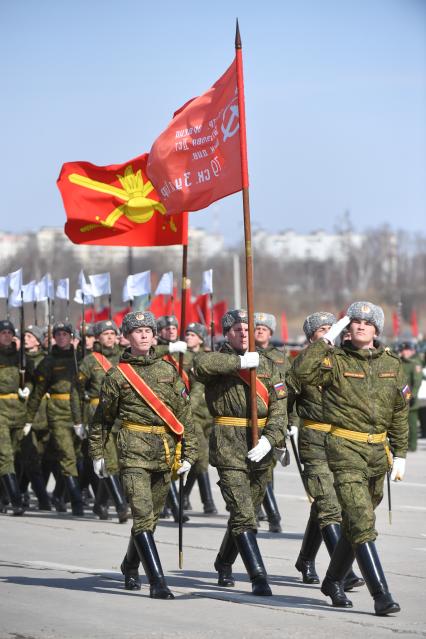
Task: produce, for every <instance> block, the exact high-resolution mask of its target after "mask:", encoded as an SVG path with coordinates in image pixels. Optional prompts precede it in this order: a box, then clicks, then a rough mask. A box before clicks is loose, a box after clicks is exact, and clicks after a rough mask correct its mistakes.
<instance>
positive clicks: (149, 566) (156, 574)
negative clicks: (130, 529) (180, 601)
mask: <svg viewBox="0 0 426 639" xmlns="http://www.w3.org/2000/svg"><path fill="white" fill-rule="evenodd" d="M133 542H134V544H135V546H136V550H137V552H138V555H139V558H140V560H141V562H142V565H143V567H144V570H145V574H146V576H147V578H148V581H149V596H150V597H151V599H174V595H173V594H172V593H171V592H170V590H169V588H168V587H167V584H166V580H165V578H164V573H163V569H162V567H161V562H160V558H159V556H158V552H157V548H156V545H155V541H154V537H153V535H152V532H150V531H144V532H140V533H137V534H136V535H133Z"/></svg>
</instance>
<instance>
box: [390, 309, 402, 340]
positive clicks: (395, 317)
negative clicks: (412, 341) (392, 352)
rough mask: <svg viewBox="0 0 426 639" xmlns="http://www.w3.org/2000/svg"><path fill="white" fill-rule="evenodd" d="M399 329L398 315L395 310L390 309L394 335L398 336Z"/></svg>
mask: <svg viewBox="0 0 426 639" xmlns="http://www.w3.org/2000/svg"><path fill="white" fill-rule="evenodd" d="M399 329H400V326H399V315H398V313H397V312H396V311H392V333H393V336H394V337H398V335H399Z"/></svg>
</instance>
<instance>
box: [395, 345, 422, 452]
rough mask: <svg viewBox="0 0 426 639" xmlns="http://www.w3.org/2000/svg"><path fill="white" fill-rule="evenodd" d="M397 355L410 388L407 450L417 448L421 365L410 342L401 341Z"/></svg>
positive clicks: (413, 450) (412, 450) (414, 347)
mask: <svg viewBox="0 0 426 639" xmlns="http://www.w3.org/2000/svg"><path fill="white" fill-rule="evenodd" d="M399 356H400V357H401V360H402V367H403V369H404V372H405V375H406V378H407V382H408V385H409V387H410V390H411V399H410V411H409V413H408V450H409V451H410V452H412V453H413V452H415V451H416V450H417V428H418V421H419V406H418V403H417V395H418V392H419V389H420V386H421V384H422V381H423V367H422V363H421V361H420V359H419V358H418V357H417V354H416V346H415V344H413V343H411V342H403V343H402V344H401V346H400V347H399Z"/></svg>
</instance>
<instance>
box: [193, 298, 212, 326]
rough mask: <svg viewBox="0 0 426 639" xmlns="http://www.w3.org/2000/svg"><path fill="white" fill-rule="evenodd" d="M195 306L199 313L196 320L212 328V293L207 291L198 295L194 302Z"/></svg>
mask: <svg viewBox="0 0 426 639" xmlns="http://www.w3.org/2000/svg"><path fill="white" fill-rule="evenodd" d="M194 308H195V312H196V315H197V318H198V319H196V320H194V322H201V324H204V325H205V326H207V328H208V329H210V322H211V315H212V313H211V307H210V295H209V294H208V293H205V294H204V295H198V297H197V298H196V299H195V302H194Z"/></svg>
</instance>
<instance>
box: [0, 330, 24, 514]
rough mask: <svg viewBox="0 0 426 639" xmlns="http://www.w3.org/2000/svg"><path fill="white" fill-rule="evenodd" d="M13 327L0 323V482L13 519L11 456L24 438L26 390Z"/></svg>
mask: <svg viewBox="0 0 426 639" xmlns="http://www.w3.org/2000/svg"><path fill="white" fill-rule="evenodd" d="M14 337H15V327H14V326H13V324H12V322H10V321H9V320H1V321H0V479H1V481H2V484H3V488H4V490H5V492H6V494H7V496H8V498H9V501H10V503H11V504H12V510H13V514H14V515H22V514H23V513H24V510H25V509H24V507H23V504H22V498H21V491H20V490H19V484H18V480H17V478H16V472H15V454H16V453H17V451H18V450H19V447H20V444H21V441H22V438H23V437H24V436H25V434H26V433H25V431H24V424H25V400H26V398H27V397H28V394H29V390H28V388H25V389H21V388H20V385H19V383H20V379H19V370H20V362H19V352H18V350H17V348H16V344H15V342H14Z"/></svg>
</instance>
